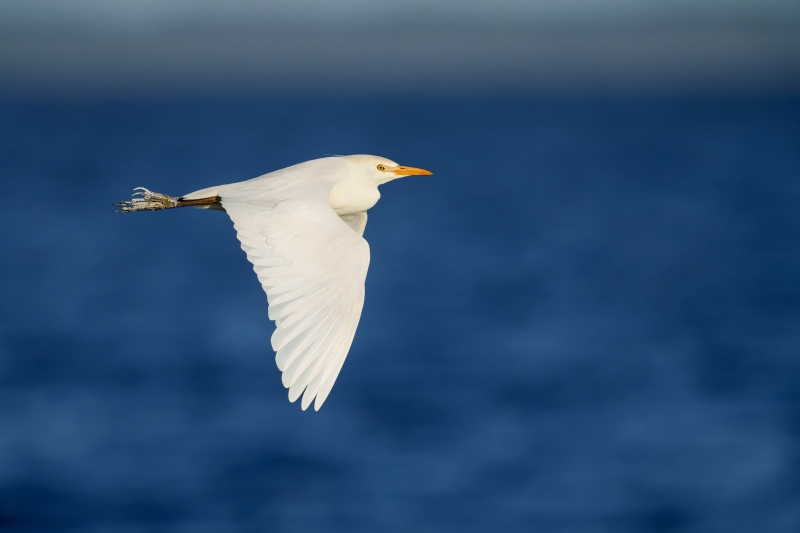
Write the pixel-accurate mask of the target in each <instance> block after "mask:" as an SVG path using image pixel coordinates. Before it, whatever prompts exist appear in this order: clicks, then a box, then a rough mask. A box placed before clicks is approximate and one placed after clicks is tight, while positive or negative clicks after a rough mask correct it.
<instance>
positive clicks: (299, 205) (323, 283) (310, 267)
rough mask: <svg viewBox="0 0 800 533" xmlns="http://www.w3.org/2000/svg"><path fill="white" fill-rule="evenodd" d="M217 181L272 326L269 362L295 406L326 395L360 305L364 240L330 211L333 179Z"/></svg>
mask: <svg viewBox="0 0 800 533" xmlns="http://www.w3.org/2000/svg"><path fill="white" fill-rule="evenodd" d="M260 179H261V181H260V182H259V181H258V180H259V179H256V180H250V181H248V182H243V183H240V184H233V185H228V186H223V187H221V188H220V192H219V196H220V197H221V203H222V206H223V208H224V209H225V210H226V211H227V212H228V214H229V215H230V217H231V219H232V220H233V222H234V228H235V229H236V234H237V237H238V239H239V241H240V242H241V245H242V249H243V250H244V251H245V253H246V254H247V258H248V260H249V261H250V262H251V263H252V264H253V270H254V271H255V272H256V274H257V276H258V279H259V281H260V282H261V285H262V287H263V288H264V291H265V292H266V294H267V300H268V302H269V318H270V319H271V320H274V321H275V324H276V329H275V332H274V333H273V335H272V338H271V343H272V347H273V349H275V351H276V354H275V362H276V364H277V366H278V369H280V370H281V372H282V373H283V376H282V378H281V381H282V382H283V385H284V386H285V387H286V388H288V389H289V400H290V401H292V402H294V401H295V400H297V399H298V398H299V397H300V395H301V394H302V395H303V401H302V402H301V406H302V408H303V409H306V408H308V406H309V405H311V403H312V401H314V399H315V398H316V401H315V402H314V409H319V408H320V407H321V406H322V404H323V403H324V402H325V399H326V398H327V396H328V394H329V393H330V389H331V387H332V386H333V382H334V381H335V380H336V377H337V376H338V374H339V371H340V369H341V367H342V364H343V363H344V360H345V358H346V357H347V353H348V352H349V350H350V346H351V344H352V342H353V337H354V335H355V331H356V328H357V327H358V322H359V319H360V316H361V309H362V307H363V304H364V280H365V279H366V275H367V268H368V267H369V245H368V244H367V242H366V241H365V240H364V239H363V238H362V237H361V236H360V235H359V234H358V233H356V232H355V231H353V229H351V227H350V226H348V224H347V223H346V222H345V221H343V220H342V219H341V218H339V216H338V215H337V214H336V213H335V212H334V211H333V209H332V208H331V206H330V203H329V201H328V197H329V195H330V188H331V186H332V182H326V181H325V180H316V181H313V182H312V181H306V182H298V183H290V182H288V181H287V179H286V178H285V177H281V176H276V177H275V178H274V179H270V178H269V176H265V177H264V178H260Z"/></svg>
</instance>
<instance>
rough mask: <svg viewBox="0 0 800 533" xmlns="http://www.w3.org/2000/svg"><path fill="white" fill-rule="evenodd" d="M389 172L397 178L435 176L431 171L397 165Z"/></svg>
mask: <svg viewBox="0 0 800 533" xmlns="http://www.w3.org/2000/svg"><path fill="white" fill-rule="evenodd" d="M388 170H389V171H390V172H391V173H392V174H395V175H397V176H433V172H431V171H430V170H425V169H424V168H416V167H404V166H403V165H397V166H396V167H394V168H392V169H388Z"/></svg>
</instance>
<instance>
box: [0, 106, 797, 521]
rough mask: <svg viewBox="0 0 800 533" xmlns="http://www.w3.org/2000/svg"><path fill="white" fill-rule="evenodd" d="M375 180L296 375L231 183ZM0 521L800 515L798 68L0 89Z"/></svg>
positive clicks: (735, 517)
mask: <svg viewBox="0 0 800 533" xmlns="http://www.w3.org/2000/svg"><path fill="white" fill-rule="evenodd" d="M349 153H373V154H378V155H383V156H386V157H389V158H391V159H394V160H396V161H398V162H400V163H402V164H406V165H413V166H420V167H425V168H429V169H431V170H432V171H434V172H435V176H433V177H431V178H422V177H415V178H408V179H404V180H399V181H396V182H393V183H390V184H387V185H385V186H383V187H382V194H383V197H382V199H381V201H380V202H379V203H378V205H377V206H376V207H375V208H374V209H373V210H372V211H370V219H369V224H368V227H367V230H366V234H365V237H366V238H367V239H368V240H369V242H370V246H371V250H372V264H371V267H370V272H369V276H368V278H367V301H366V305H365V309H364V314H363V317H362V320H361V325H360V327H359V330H358V333H357V335H356V339H355V342H354V344H353V348H352V350H351V353H350V356H349V357H348V359H347V361H346V363H345V365H344V368H343V371H342V373H341V375H340V377H339V379H338V381H337V383H336V386H335V387H334V389H333V391H332V393H331V395H330V397H329V399H328V401H327V403H326V404H325V405H324V407H323V408H322V410H321V411H320V412H318V413H315V412H313V411H311V412H302V411H301V410H300V407H299V405H298V404H290V403H289V402H288V401H287V399H286V391H285V389H284V388H283V387H282V386H281V383H280V374H279V372H278V370H277V368H276V367H275V363H274V360H273V353H272V351H271V350H270V348H269V337H270V334H271V332H272V326H271V323H270V322H268V320H267V306H266V299H265V297H264V294H263V292H262V290H261V288H260V287H259V284H258V282H257V280H256V278H255V274H254V273H253V272H252V269H251V266H250V264H249V263H248V262H247V261H246V258H245V255H244V253H243V252H242V250H241V249H240V248H239V244H238V241H237V240H236V238H235V233H234V230H233V227H232V224H231V222H230V220H229V219H228V217H227V216H226V215H225V214H224V213H220V212H206V211H200V210H192V209H182V210H175V211H165V212H157V213H135V214H132V215H121V214H115V213H113V207H112V206H111V205H110V204H111V202H112V201H119V200H123V199H125V198H128V197H129V195H130V190H131V188H132V187H134V186H139V185H143V186H146V187H148V188H151V189H153V190H155V191H160V192H166V193H169V194H173V195H180V194H185V193H188V192H190V191H193V190H196V189H200V188H204V187H207V186H211V185H216V184H221V183H229V182H234V181H241V180H244V179H248V178H251V177H254V176H257V175H260V174H262V173H265V172H268V171H271V170H275V169H278V168H281V167H284V166H288V165H290V164H294V163H297V162H300V161H303V160H307V159H311V158H315V157H320V156H323V155H325V154H349ZM0 178H1V179H2V207H3V209H2V210H1V211H0V228H2V229H1V230H0V231H2V233H1V234H0V237H1V238H2V253H1V254H0V274H2V278H0V279H2V285H0V294H2V298H1V299H0V530H2V531H11V532H23V531H24V532H28V531H31V532H36V531H42V532H45V531H88V532H101V531H115V532H129V531H130V532H133V531H146V532H161V531H164V532H189V531H191V532H214V533H216V532H228V531H230V532H238V531H247V532H250V531H253V532H255V531H267V532H283V531H287V532H295V531H297V532H300V531H315V532H319V531H326V532H327V531H357V532H376V531H381V532H412V531H413V532H439V531H454V532H455V531H458V532H472V531H476V532H477V531H487V532H488V531H504V532H516V531H520V532H528V531H536V532H570V533H576V532H577V533H580V532H616V531H630V532H650V531H652V532H673V531H675V532H701V531H702V532H725V533H736V532H748V533H749V532H754V531H771V532H796V531H800V99H798V98H776V97H759V98H757V97H753V98H725V99H719V98H650V99H636V98H607V99H568V98H553V99H530V100H499V99H485V100H480V99H470V100H455V101H452V100H392V101H384V100H370V101H356V100H292V101H287V100H280V101H278V100H275V101H237V102H233V101H205V102H150V103H145V102H139V103H130V102H106V103H71V104H56V103H5V104H0Z"/></svg>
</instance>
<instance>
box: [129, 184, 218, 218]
mask: <svg viewBox="0 0 800 533" xmlns="http://www.w3.org/2000/svg"><path fill="white" fill-rule="evenodd" d="M218 203H219V196H212V197H210V198H197V199H195V200H184V199H183V198H173V197H172V196H169V195H168V194H161V193H157V192H152V191H149V190H147V189H145V188H144V187H136V188H135V189H134V193H133V198H131V199H130V200H126V201H124V202H120V203H118V204H114V205H115V206H116V207H120V208H121V209H120V210H119V211H118V213H130V212H131V211H157V210H159V209H173V208H175V207H188V206H211V205H214V204H218Z"/></svg>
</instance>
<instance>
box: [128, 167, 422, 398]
mask: <svg viewBox="0 0 800 533" xmlns="http://www.w3.org/2000/svg"><path fill="white" fill-rule="evenodd" d="M429 174H430V172H428V171H426V170H422V169H418V168H413V167H403V166H400V165H397V164H396V163H394V162H393V161H390V160H388V159H384V158H382V157H376V156H369V155H355V156H342V157H326V158H323V159H315V160H312V161H307V162H305V163H300V164H298V165H294V166H291V167H288V168H284V169H281V170H277V171H275V172H271V173H269V174H265V175H263V176H260V177H258V178H254V179H251V180H248V181H243V182H239V183H231V184H228V185H220V186H216V187H209V188H206V189H202V190H199V191H196V192H193V193H190V194H187V195H184V196H182V197H180V198H172V197H169V196H167V195H162V194H157V193H151V192H150V191H147V190H146V189H141V192H140V193H139V194H140V197H139V198H134V199H133V200H130V201H127V202H123V203H122V204H119V206H121V207H122V211H125V212H130V211H141V210H156V209H168V208H174V207H183V206H193V207H199V208H205V209H221V210H224V211H226V212H227V213H228V215H229V216H230V217H231V219H232V220H233V223H234V227H235V229H236V232H237V237H238V238H239V241H241V244H242V249H244V251H245V252H246V253H247V258H248V259H249V260H250V262H251V263H253V269H254V270H255V272H256V274H257V275H258V279H259V281H260V282H261V285H262V287H263V288H264V291H265V292H266V293H267V299H268V301H269V317H270V319H272V320H274V321H275V325H276V329H275V333H274V334H273V335H272V347H273V349H274V350H275V351H276V362H277V364H278V368H279V369H280V370H281V371H282V372H283V378H282V381H283V384H284V386H286V387H287V388H289V399H290V400H291V401H295V400H296V399H297V398H298V397H299V396H300V394H302V393H304V392H305V393H304V394H303V401H302V407H303V409H306V408H307V407H308V406H309V405H310V403H311V401H312V400H314V399H315V398H316V401H315V403H314V408H315V409H319V407H320V406H321V405H322V403H323V402H324V401H325V399H326V398H327V396H328V394H329V393H330V390H331V387H332V386H333V383H334V381H335V380H336V377H337V376H338V374H339V370H340V369H341V367H342V364H343V363H344V359H345V357H346V356H347V353H348V351H349V349H350V344H351V343H352V341H353V336H354V335H355V331H356V327H357V326H358V321H359V319H360V317H361V309H362V307H363V304H364V280H365V279H366V275H367V268H368V267H369V259H370V256H369V245H368V244H367V242H366V241H365V240H364V238H363V237H362V235H363V233H364V228H365V227H366V223H367V214H366V212H367V210H368V209H369V208H371V207H372V206H374V205H375V203H377V201H378V199H379V198H380V193H379V192H378V186H379V185H381V184H383V183H386V182H387V181H391V180H393V179H396V178H399V177H405V176H410V175H429Z"/></svg>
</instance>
